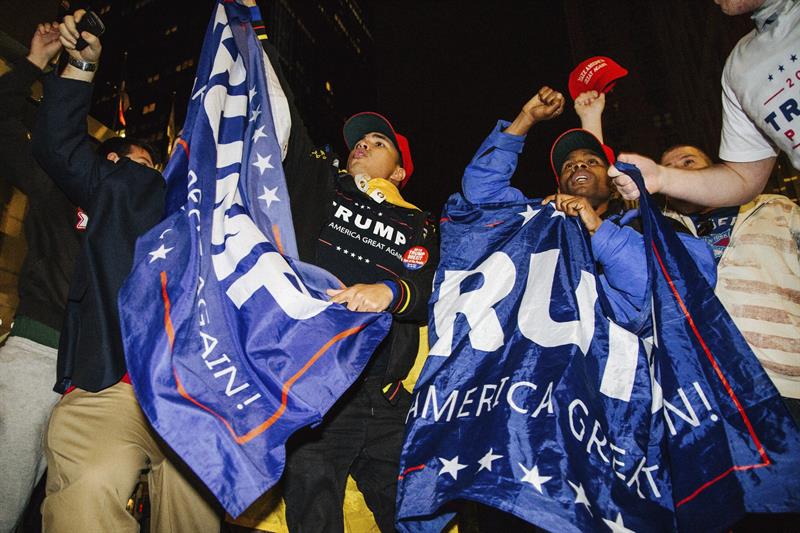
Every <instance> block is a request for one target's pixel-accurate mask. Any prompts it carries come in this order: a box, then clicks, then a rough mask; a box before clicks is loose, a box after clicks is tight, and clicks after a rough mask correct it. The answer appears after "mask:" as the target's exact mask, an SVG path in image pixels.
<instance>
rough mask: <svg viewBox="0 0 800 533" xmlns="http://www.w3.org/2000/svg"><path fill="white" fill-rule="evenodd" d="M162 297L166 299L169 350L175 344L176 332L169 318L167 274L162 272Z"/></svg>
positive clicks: (165, 315)
mask: <svg viewBox="0 0 800 533" xmlns="http://www.w3.org/2000/svg"><path fill="white" fill-rule="evenodd" d="M161 297H162V298H164V329H165V330H166V332H167V339H169V349H170V350H172V346H173V345H174V344H175V330H174V329H173V328H172V318H171V317H170V316H169V310H170V304H169V294H167V273H166V272H161Z"/></svg>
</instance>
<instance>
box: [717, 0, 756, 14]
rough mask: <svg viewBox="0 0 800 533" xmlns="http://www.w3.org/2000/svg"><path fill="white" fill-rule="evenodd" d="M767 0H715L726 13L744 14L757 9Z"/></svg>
mask: <svg viewBox="0 0 800 533" xmlns="http://www.w3.org/2000/svg"><path fill="white" fill-rule="evenodd" d="M764 1H765V0H714V3H715V4H717V5H718V6H719V7H720V9H721V10H722V12H723V13H725V14H726V15H743V14H745V13H750V12H751V11H755V10H756V9H758V8H759V7H761V6H762V5H763V4H764Z"/></svg>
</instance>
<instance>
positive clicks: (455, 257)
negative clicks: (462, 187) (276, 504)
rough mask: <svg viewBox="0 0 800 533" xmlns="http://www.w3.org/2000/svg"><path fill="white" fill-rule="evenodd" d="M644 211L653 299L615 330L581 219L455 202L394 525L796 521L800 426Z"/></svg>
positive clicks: (646, 207) (648, 527)
mask: <svg viewBox="0 0 800 533" xmlns="http://www.w3.org/2000/svg"><path fill="white" fill-rule="evenodd" d="M621 166H622V165H621ZM624 169H625V170H626V171H628V172H630V173H631V174H632V175H635V177H636V178H637V179H640V176H638V173H637V172H636V170H635V167H624ZM641 216H642V219H643V220H642V221H643V225H644V237H645V238H644V242H645V247H646V249H647V264H643V265H641V268H642V269H647V272H648V292H649V294H648V295H647V296H648V297H647V301H648V302H650V303H649V304H648V305H647V308H646V309H644V310H642V313H641V315H640V316H639V317H638V318H636V319H634V320H632V321H630V322H627V323H621V322H620V323H617V322H615V321H614V320H612V319H611V318H609V316H611V313H610V311H606V310H607V309H610V306H609V305H608V302H607V301H606V297H605V295H604V294H603V290H602V286H601V285H600V284H598V283H597V282H596V278H597V276H598V273H597V272H596V267H595V263H594V260H593V258H592V255H591V247H590V244H589V242H588V234H587V233H586V231H585V230H584V229H583V228H582V227H581V225H580V222H579V219H577V218H571V217H565V216H564V214H563V213H560V212H558V211H556V210H555V209H554V207H553V206H552V204H550V205H546V206H541V205H539V204H538V202H536V201H532V202H530V203H525V204H513V205H509V204H493V205H480V206H478V205H473V204H470V203H469V202H467V201H466V200H465V199H464V198H463V197H462V196H461V195H454V196H453V197H452V198H451V199H450V201H449V202H448V204H447V206H446V208H445V213H444V215H443V220H442V259H441V262H440V265H439V269H438V271H437V274H436V280H435V285H434V293H433V297H432V301H431V308H430V310H431V315H430V316H431V318H430V322H429V331H430V342H431V349H430V355H429V357H428V359H427V361H426V363H425V367H424V368H423V371H422V375H421V377H420V379H419V381H418V382H417V386H416V388H415V391H414V396H413V398H412V404H411V409H410V411H409V413H408V418H407V421H408V427H407V433H406V439H405V445H404V448H403V453H402V458H401V471H400V476H399V487H398V517H397V520H398V527H399V528H400V529H401V530H403V531H439V530H440V529H441V528H442V526H443V525H444V524H445V523H446V522H447V521H448V520H449V519H450V518H452V516H453V513H454V509H453V508H452V506H451V505H450V502H453V501H454V500H473V501H477V502H481V503H484V504H486V505H489V506H492V507H495V508H497V509H501V510H503V511H507V512H509V513H512V514H514V515H516V516H518V517H520V518H522V519H524V520H526V521H528V522H530V523H533V524H536V525H537V526H540V527H543V528H546V529H548V530H551V531H589V530H596V531H607V530H611V531H617V532H627V531H659V530H663V531H671V530H675V529H679V530H687V531H688V530H698V531H702V530H715V529H721V528H724V527H726V526H727V525H730V524H731V523H733V522H735V521H737V520H738V519H739V518H741V517H742V516H743V514H744V513H745V512H798V511H800V434H798V429H797V427H796V426H795V424H794V422H793V421H792V420H791V418H790V417H789V415H788V411H787V410H786V407H785V406H784V404H783V403H782V401H781V399H780V397H779V396H778V393H777V391H776V390H775V388H774V387H773V385H772V383H771V382H770V380H769V378H768V377H767V376H766V374H765V373H764V371H763V370H762V368H761V367H760V365H759V363H758V361H757V360H756V358H755V356H754V355H753V353H752V352H751V351H750V349H749V347H748V346H747V343H746V342H745V340H744V338H743V337H742V336H741V334H740V333H739V332H738V330H737V329H736V327H735V326H734V325H733V322H732V321H731V319H730V317H729V316H728V314H727V313H726V312H725V310H724V308H723V307H722V305H721V304H720V303H719V301H718V300H717V299H716V297H715V296H714V294H713V290H712V288H711V287H710V286H709V285H708V283H707V281H706V280H705V279H704V278H703V276H702V275H701V273H700V272H699V271H698V269H697V267H696V266H695V264H694V262H693V261H692V259H691V257H690V256H689V255H688V252H687V251H686V249H685V248H684V246H683V244H682V243H681V242H680V240H679V239H678V237H677V235H675V233H674V230H672V228H671V227H670V226H669V224H668V223H666V222H665V221H664V220H663V217H662V216H661V214H660V213H658V212H657V211H656V210H655V209H654V208H653V207H652V206H651V204H650V200H649V198H647V197H645V198H642V202H641ZM612 318H613V317H612Z"/></svg>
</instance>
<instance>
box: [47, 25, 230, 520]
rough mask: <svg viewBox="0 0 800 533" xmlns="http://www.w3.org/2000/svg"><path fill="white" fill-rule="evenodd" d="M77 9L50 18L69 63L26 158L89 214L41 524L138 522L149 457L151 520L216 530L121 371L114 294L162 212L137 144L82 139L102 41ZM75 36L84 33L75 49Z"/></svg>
mask: <svg viewBox="0 0 800 533" xmlns="http://www.w3.org/2000/svg"><path fill="white" fill-rule="evenodd" d="M83 15H84V12H83V11H82V10H78V11H76V12H75V15H74V17H73V16H67V17H65V18H64V22H63V23H62V24H61V25H60V27H59V30H60V32H61V36H60V39H61V42H62V44H63V45H64V48H65V50H66V52H67V53H68V54H69V58H68V64H67V66H66V68H65V69H64V71H63V73H62V74H61V76H56V75H51V76H49V77H47V79H46V80H45V93H44V100H43V102H42V106H41V108H40V110H39V116H38V120H37V124H36V128H35V130H34V145H33V148H34V156H35V157H36V159H37V160H38V161H39V163H40V165H41V166H42V168H43V169H44V170H45V171H46V172H47V173H48V174H49V176H50V177H51V178H52V179H53V180H54V181H55V182H56V183H57V184H58V186H59V187H60V188H61V189H62V190H63V191H64V192H65V194H66V195H67V197H68V198H69V199H70V201H71V202H73V203H74V204H76V205H80V206H82V207H83V209H84V210H85V211H86V213H87V214H88V216H89V218H90V220H91V223H90V224H89V225H88V227H87V230H86V234H85V238H84V242H83V246H82V248H81V251H80V254H79V256H78V259H77V265H76V268H75V273H74V275H73V279H72V283H71V285H70V289H69V294H68V301H67V310H66V314H65V319H64V326H63V328H62V333H61V339H60V343H59V350H58V382H57V384H56V390H57V391H58V392H61V393H64V396H63V397H62V399H61V400H60V401H59V402H58V404H56V406H55V408H54V409H53V413H52V415H51V418H50V423H49V426H48V429H47V434H46V437H45V450H46V455H47V462H48V476H47V488H46V497H45V501H44V503H43V505H42V516H43V529H44V530H46V531H55V532H59V531H115V532H117V531H138V530H139V524H138V523H137V522H136V520H135V519H134V518H133V516H131V515H130V514H129V513H128V512H127V511H126V504H127V501H128V498H129V496H130V494H131V493H132V491H133V488H134V486H135V485H136V483H137V481H138V478H139V473H140V471H141V470H143V469H146V468H148V467H149V469H150V474H149V476H150V483H149V489H150V494H151V510H152V521H153V527H154V530H158V531H187V532H203V531H218V530H219V516H218V514H217V512H216V510H215V508H214V506H213V505H212V504H211V503H209V502H210V501H211V500H210V499H209V498H208V497H206V496H205V492H206V491H205V488H204V487H202V484H201V483H200V482H199V481H197V480H196V478H194V476H193V475H192V474H191V473H190V472H187V471H186V469H185V467H184V466H183V465H182V464H181V463H180V461H179V460H177V459H174V458H173V457H172V456H171V453H170V451H169V449H168V448H167V447H166V446H165V445H164V444H163V443H162V442H161V440H160V439H158V438H157V437H156V435H155V433H154V431H153V430H152V428H151V427H150V425H149V423H148V422H147V420H146V419H145V417H144V415H143V413H142V411H141V409H140V408H139V404H138V402H137V401H136V398H135V396H134V393H133V388H132V387H131V385H130V382H129V380H127V372H126V367H125V356H124V352H123V347H122V342H121V335H120V328H119V313H118V310H117V293H118V292H119V289H120V287H121V285H122V283H123V281H124V280H125V278H126V277H127V276H128V273H129V271H130V269H131V265H132V263H133V252H134V245H135V243H136V239H137V238H138V237H139V236H140V235H142V234H143V233H145V232H146V231H148V230H149V229H150V228H152V227H153V226H154V225H156V224H157V223H158V222H159V221H160V220H161V217H162V213H163V210H164V197H165V187H164V185H165V184H164V179H163V177H162V176H161V174H160V173H159V172H158V171H156V170H155V169H154V168H153V167H154V165H153V163H154V161H153V154H152V153H150V152H149V151H148V150H147V148H146V147H145V146H138V145H130V144H127V145H126V143H125V142H124V141H122V140H119V141H114V143H116V145H117V146H116V149H117V151H109V152H108V153H107V154H105V157H104V156H102V155H100V154H96V153H95V152H94V150H93V149H92V146H91V143H90V141H89V140H88V138H87V133H86V117H87V114H88V111H89V105H90V101H91V94H92V83H91V82H92V80H93V78H94V73H95V70H96V69H97V62H98V60H99V58H100V52H101V45H100V41H99V39H98V38H97V37H94V36H93V35H92V34H90V33H88V32H83V33H81V34H80V35H79V33H78V31H77V29H76V23H77V22H78V21H80V19H81V17H82V16H83ZM78 37H82V38H83V39H85V40H86V42H87V43H88V46H87V47H86V48H84V49H83V50H80V51H79V50H77V49H76V42H77V39H78ZM145 355H146V354H142V356H145Z"/></svg>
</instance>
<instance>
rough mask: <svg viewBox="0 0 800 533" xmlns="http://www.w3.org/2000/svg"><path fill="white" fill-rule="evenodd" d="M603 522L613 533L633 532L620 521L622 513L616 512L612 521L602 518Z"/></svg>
mask: <svg viewBox="0 0 800 533" xmlns="http://www.w3.org/2000/svg"><path fill="white" fill-rule="evenodd" d="M603 522H605V523H606V525H607V526H608V527H609V528H611V531H613V532H614V533H634V531H633V530H632V529H628V528H627V527H625V522H623V521H622V513H617V519H616V520H614V521H613V522H612V521H611V520H607V519H605V518H603Z"/></svg>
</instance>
